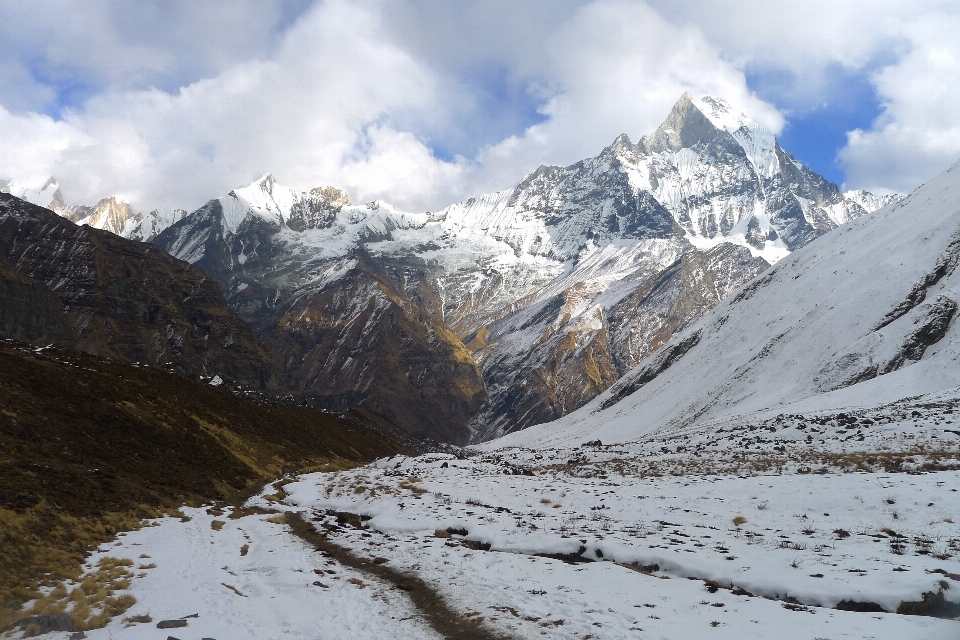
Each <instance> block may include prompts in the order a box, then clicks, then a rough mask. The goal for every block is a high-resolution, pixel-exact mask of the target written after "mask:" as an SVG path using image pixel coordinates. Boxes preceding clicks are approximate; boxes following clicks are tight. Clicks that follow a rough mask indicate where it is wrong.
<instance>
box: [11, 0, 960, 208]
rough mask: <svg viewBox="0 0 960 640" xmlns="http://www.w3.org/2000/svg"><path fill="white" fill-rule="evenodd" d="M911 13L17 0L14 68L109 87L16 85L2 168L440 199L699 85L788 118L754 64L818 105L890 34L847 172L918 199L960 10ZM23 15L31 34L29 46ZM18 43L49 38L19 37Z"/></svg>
mask: <svg viewBox="0 0 960 640" xmlns="http://www.w3.org/2000/svg"><path fill="white" fill-rule="evenodd" d="M902 4H903V3H893V4H884V3H876V4H872V5H869V6H868V7H867V9H865V10H863V11H866V14H864V13H863V11H861V12H860V14H859V15H858V13H857V10H856V7H853V6H852V4H850V3H822V4H818V5H816V6H815V7H814V9H812V10H810V9H806V8H804V7H806V6H807V5H806V4H800V3H796V4H791V3H768V2H762V3H741V2H737V3H730V4H721V3H712V2H707V3H694V2H690V3H684V2H680V1H679V0H678V2H675V3H664V4H656V5H655V6H657V10H655V9H653V8H651V7H650V6H649V5H647V4H645V3H643V2H636V1H626V0H624V1H618V0H596V1H593V2H588V3H582V4H579V5H578V4H577V3H576V2H566V3H557V4H553V3H550V4H547V5H539V4H538V5H535V8H536V10H534V8H530V7H531V6H534V5H521V6H519V7H517V8H516V10H513V9H512V7H513V5H504V4H503V3H496V2H492V3H484V2H478V3H469V4H465V3H456V4H449V5H447V4H444V5H440V6H441V7H442V9H436V10H431V7H436V6H437V5H433V4H432V3H422V2H417V1H415V0H410V1H408V2H402V3H399V2H398V3H394V2H391V3H381V2H380V1H379V0H368V1H366V2H361V3H347V2H346V1H345V0H329V1H327V2H322V3H318V4H316V5H315V6H313V7H312V8H310V9H309V10H307V11H306V12H304V13H303V14H302V15H300V16H299V19H298V20H297V21H296V22H295V23H293V24H292V25H288V26H287V27H286V28H285V30H283V32H282V34H281V33H280V32H278V31H277V29H278V27H277V25H278V24H280V22H282V20H281V18H282V16H281V14H282V11H281V9H282V3H281V2H280V0H276V1H275V2H263V3H261V2H253V1H252V0H251V2H249V3H246V4H237V3H233V4H221V3H186V4H184V5H182V6H181V7H180V8H181V9H183V10H184V11H186V12H187V13H186V14H185V15H186V17H184V18H173V17H170V16H168V15H166V14H164V15H159V14H158V15H156V16H154V17H153V19H154V20H156V21H159V23H162V24H161V26H160V27H158V29H157V33H147V32H148V31H149V29H148V25H146V26H145V22H144V20H145V18H144V15H142V13H143V12H144V11H147V10H146V9H142V8H141V9H137V10H136V11H140V12H141V13H138V14H136V15H134V16H133V17H129V16H127V17H125V18H124V16H123V12H122V7H123V6H127V5H124V4H122V3H118V2H115V1H113V0H96V1H94V0H91V3H90V7H91V8H90V11H89V12H88V14H87V15H86V16H83V17H81V18H77V22H76V24H74V25H67V26H64V27H63V29H62V33H60V34H56V33H55V31H56V24H55V21H51V20H50V19H49V17H46V18H41V17H37V15H36V13H37V12H29V11H28V10H27V9H24V7H29V6H30V5H29V4H28V3H27V4H15V5H8V6H7V8H6V9H4V11H6V14H5V16H3V17H5V18H7V20H6V22H5V24H6V25H7V26H6V27H0V41H3V42H6V44H0V66H3V65H5V64H6V65H8V66H10V65H13V66H16V65H20V66H19V67H16V68H19V69H21V70H23V69H25V68H26V67H24V66H23V64H22V59H26V57H29V56H31V55H35V54H37V52H38V51H43V52H44V54H43V55H44V56H45V57H44V58H43V59H44V60H45V62H44V64H45V65H47V66H48V67H49V68H50V69H53V70H55V71H56V72H57V73H61V74H64V76H65V77H67V78H68V79H69V78H71V77H76V78H80V79H83V80H84V81H88V82H90V83H94V84H96V83H99V84H97V87H98V89H97V90H96V91H95V92H94V95H93V96H92V97H90V98H89V99H86V100H85V101H83V102H82V103H81V104H79V105H77V106H75V107H74V108H73V110H68V111H67V112H65V113H64V114H62V115H61V116H60V119H58V120H55V119H54V118H52V117H50V116H46V115H37V114H36V113H27V112H24V111H23V108H22V105H24V104H33V105H36V104H41V103H44V101H48V100H49V99H50V96H49V94H48V93H45V91H47V92H48V91H50V89H49V88H48V87H46V86H45V85H43V84H42V83H38V82H34V86H31V85H30V84H29V83H26V82H25V83H24V84H23V85H22V86H23V89H22V91H21V92H20V93H16V91H17V84H18V83H8V84H9V85H10V86H4V85H3V84H2V83H0V104H3V105H4V106H5V107H7V108H6V109H4V108H2V107H0V136H2V141H0V142H2V143H0V177H12V178H14V179H16V180H20V181H23V180H26V179H28V178H29V179H38V178H40V179H42V178H45V177H46V175H50V174H54V175H57V176H58V178H60V181H61V184H62V185H63V187H64V192H65V195H66V196H67V198H68V199H69V200H71V201H74V202H91V201H95V200H96V199H98V198H99V197H102V196H104V195H107V194H114V193H119V194H122V195H124V196H125V197H127V198H128V199H130V200H131V201H132V202H133V203H134V204H136V205H137V206H140V207H152V206H157V205H160V206H166V207H172V206H186V207H195V206H199V205H200V204H202V203H203V202H204V201H206V200H207V199H208V198H211V197H215V196H218V195H222V194H223V193H225V192H227V191H229V190H230V189H232V188H235V187H237V186H240V185H242V184H245V183H247V182H249V181H251V180H253V179H255V178H256V177H258V176H259V175H261V174H262V173H264V172H267V171H269V172H272V173H274V174H275V175H276V176H277V178H278V179H279V180H281V181H282V182H284V183H287V184H290V185H292V186H298V187H301V188H307V187H312V186H318V185H323V184H333V185H337V186H341V187H344V188H346V189H347V190H348V191H349V192H350V194H351V196H352V197H353V198H354V199H356V200H358V201H360V200H369V199H373V198H382V199H384V200H387V201H389V202H392V203H394V204H396V205H397V206H399V207H403V208H408V209H421V210H422V209H436V208H438V207H441V206H443V205H445V204H448V203H449V202H452V201H454V200H457V199H460V198H465V197H469V196H472V195H476V194H478V193H481V192H484V191H490V190H493V189H500V188H504V187H507V186H510V185H511V184H515V183H516V182H517V181H518V180H519V179H521V178H522V177H523V175H525V174H526V173H527V172H529V171H531V170H533V169H535V168H536V167H537V166H538V165H539V164H541V163H545V164H566V163H570V162H575V161H577V160H579V159H581V158H584V157H587V156H591V155H595V154H596V153H597V152H598V151H599V150H600V149H601V148H602V147H603V146H605V145H607V144H609V143H610V142H612V140H613V139H614V138H615V137H616V136H617V135H619V134H620V133H627V134H629V135H630V136H631V137H632V138H634V139H636V138H637V137H639V136H640V135H642V134H644V133H647V132H648V131H650V130H652V129H653V128H655V127H656V126H657V125H658V124H659V123H660V122H661V121H662V119H663V118H664V116H665V115H666V114H667V112H668V111H669V109H670V107H671V106H672V105H673V103H674V102H675V101H676V99H677V98H678V97H679V96H680V94H681V93H682V92H683V91H691V92H693V93H710V94H717V95H721V96H724V97H725V98H727V99H728V100H730V101H731V102H733V103H735V104H737V105H739V106H740V107H741V108H743V109H744V110H746V111H747V112H748V113H749V114H751V115H752V116H753V117H754V118H756V119H757V120H759V121H761V122H763V123H764V124H766V125H767V126H769V127H770V128H772V129H774V130H775V131H776V130H779V129H780V128H781V127H782V126H783V123H784V120H783V117H782V115H781V113H780V111H778V110H777V109H776V108H774V107H773V106H772V105H769V104H767V103H765V102H763V101H761V100H759V99H758V98H756V97H755V96H754V95H753V94H752V93H751V91H750V89H749V87H748V84H747V80H746V77H745V70H746V69H751V68H757V67H764V68H782V69H786V70H789V72H790V73H792V74H794V77H795V78H796V79H797V87H801V88H804V89H812V91H811V92H810V93H812V94H814V95H816V93H817V91H818V89H817V88H816V87H817V78H818V77H819V75H820V74H821V73H822V70H823V69H824V68H826V67H828V66H829V65H831V64H841V65H845V66H846V67H849V68H851V69H868V68H874V67H871V66H870V65H874V66H875V65H876V60H877V56H878V55H880V53H882V52H883V51H885V50H886V48H889V47H890V46H891V44H890V43H894V44H895V45H896V47H897V52H900V51H901V50H902V52H903V53H902V55H900V54H899V53H898V55H897V56H893V57H892V58H891V59H890V60H888V61H887V62H888V64H887V66H885V67H883V68H882V69H881V70H880V71H879V72H878V73H877V74H876V75H875V76H874V82H875V84H876V87H877V90H878V93H879V95H880V96H881V97H882V98H883V100H884V106H885V111H884V115H883V117H882V118H881V119H880V120H879V121H878V122H877V123H876V124H875V125H874V126H873V127H872V128H871V129H870V130H869V131H864V132H854V133H853V134H852V135H851V137H850V144H849V146H848V147H847V149H846V150H845V151H844V153H843V162H844V163H845V165H844V166H845V167H846V169H847V171H848V175H849V176H850V180H849V181H848V182H849V183H851V184H854V185H856V186H868V187H869V188H874V189H878V188H884V187H886V188H895V189H902V188H904V186H905V185H906V186H909V185H911V184H915V183H916V182H917V181H919V180H922V179H924V178H926V177H929V175H932V173H935V172H936V171H935V169H936V167H937V166H945V165H946V164H949V161H950V160H952V159H953V158H952V156H955V155H958V154H960V141H957V140H955V137H956V123H955V118H960V112H957V111H956V110H955V109H952V108H951V107H952V105H954V104H956V103H957V101H956V99H955V98H958V97H960V96H955V95H954V93H955V91H957V90H955V89H954V88H955V87H960V82H957V79H958V78H957V75H956V73H957V72H956V69H955V63H954V62H953V61H954V60H955V59H956V58H957V57H958V55H960V54H958V52H957V50H956V45H954V44H953V41H952V39H951V37H950V36H951V29H952V30H953V33H956V32H957V25H956V24H955V22H951V20H954V17H955V16H952V15H939V14H938V15H936V16H933V17H930V18H929V20H928V21H927V22H924V20H923V19H922V18H923V16H920V17H917V16H908V15H907V12H906V11H905V10H904V9H903V7H902ZM9 6H14V7H16V8H19V10H22V11H23V12H25V13H23V14H22V15H21V16H20V17H19V19H20V20H21V21H22V22H23V23H24V24H26V25H28V27H29V28H24V29H22V32H23V33H22V34H21V35H20V36H17V37H16V38H14V39H13V40H10V39H7V40H5V38H6V37H7V35H9V34H11V33H12V32H14V31H16V24H17V20H12V21H11V20H10V18H11V11H10V9H9ZM66 6H67V10H65V13H67V14H70V15H66V16H64V18H65V19H66V20H67V21H68V22H69V21H70V20H72V19H73V18H71V15H72V13H71V11H72V9H70V7H72V6H73V5H66ZM158 6H159V5H158ZM178 6H179V5H178ZM858 6H859V5H858ZM118 7H120V8H118ZM778 7H779V10H777V8H778ZM131 11H134V10H131ZM136 11H135V13H136ZM157 11H158V10H157ZM190 12H192V13H190ZM885 12H886V13H885ZM0 13H3V11H0ZM14 13H16V12H14ZM39 13H43V12H39ZM927 13H929V11H928V12H927ZM118 16H119V17H118ZM148 17H149V16H148ZM13 18H17V16H13ZM818 18H820V21H819V22H818V20H817V19H818ZM873 18H876V19H873ZM168 19H169V20H170V21H171V22H170V24H167V22H165V21H166V20H168ZM147 22H149V21H147ZM0 23H4V21H3V20H0ZM821 23H822V24H821ZM118 24H119V26H118ZM11 25H13V26H11ZM171 25H173V26H176V25H180V26H179V27H178V29H179V31H178V30H177V29H174V28H173V27H172V26H171ZM724 27H727V28H724ZM181 31H182V33H181ZM174 32H176V33H174ZM932 33H935V34H939V36H938V37H935V38H931V37H930V34H932ZM23 34H26V35H30V34H33V35H34V36H36V35H37V34H40V37H39V39H37V38H34V39H33V40H31V41H30V42H29V43H24V42H21V41H24V39H25V38H26V35H23ZM178 34H179V35H178ZM27 39H29V38H27ZM44 39H46V40H48V41H49V42H47V41H45V40H44ZM18 43H19V44H18ZM18 47H19V48H18ZM91 47H92V49H91V51H92V53H91V54H90V55H89V56H86V57H83V56H80V57H77V52H80V51H83V50H85V48H91ZM878 52H879V53H878ZM938 52H939V53H938ZM938 55H939V56H940V57H937V56H938ZM17 56H20V57H19V58H18V57H17ZM71 56H73V58H71ZM71 60H72V62H71ZM13 66H11V68H13ZM485 66H492V67H495V68H497V69H501V70H502V72H501V76H502V82H503V83H504V86H503V87H494V88H493V89H491V88H489V87H485V86H480V85H478V84H476V83H477V82H481V83H482V82H483V80H482V78H481V79H480V80H477V79H476V77H475V75H476V73H475V72H476V70H477V69H483V68H485ZM864 72H866V71H864ZM481 75H482V74H481ZM938 79H945V80H941V83H942V84H943V85H945V86H943V87H941V88H940V89H937V88H936V86H937V82H938ZM171 83H172V84H171ZM804 83H806V84H804ZM54 84H55V83H54ZM168 85H169V86H168ZM11 87H12V88H11ZM821 89H822V88H821ZM11 91H14V92H15V95H14V94H11V93H10V92H11ZM931 91H932V93H931ZM30 92H33V93H32V94H31V93H30ZM484 92H487V94H490V95H487V96H486V97H484V96H483V95H482V94H484ZM498 92H499V93H498ZM925 92H926V96H927V97H926V98H925V97H923V96H924V94H925ZM500 94H504V95H500ZM506 94H510V95H506ZM514 94H516V95H519V96H520V98H515V96H514ZM10 95H14V97H16V98H17V99H19V100H20V102H19V103H17V101H16V100H14V99H13V98H9V97H7V96H10ZM490 96H492V97H490ZM511 96H514V97H511ZM931 96H932V97H931ZM485 100H486V101H485ZM491 100H492V101H493V102H492V103H491V102H490V101H491ZM497 100H500V101H501V102H500V103H499V104H502V106H504V108H507V109H515V110H518V112H519V111H520V110H522V109H524V108H528V105H527V104H526V103H530V104H534V105H537V107H538V109H539V111H540V120H541V121H540V122H538V123H536V124H533V125H532V126H528V127H527V128H526V129H522V128H518V127H517V126H516V124H515V122H519V121H521V120H522V118H520V117H519V116H517V117H516V118H514V117H513V116H511V117H509V118H508V117H500V116H499V115H497V114H491V113H488V112H486V111H485V109H490V108H492V107H491V104H493V105H494V107H496V105H497V104H498V103H497ZM511 101H513V102H511ZM524 101H526V103H525V102H524ZM32 108H37V107H32ZM498 118H500V119H499V120H498ZM487 121H489V122H487ZM494 121H496V122H494ZM491 123H492V124H491ZM511 123H514V124H511ZM511 127H512V128H511ZM491 131H493V132H496V135H495V136H493V137H491V135H492V134H490V132H491ZM478 132H479V133H478ZM931 132H932V133H931ZM484 136H486V137H484ZM438 140H439V142H440V143H441V145H440V146H443V144H442V143H443V141H444V140H456V141H457V143H456V144H454V145H452V146H453V147H455V148H458V149H468V151H467V152H465V155H466V156H469V157H460V156H453V157H452V158H445V159H442V158H438V157H437V156H436V155H435V154H434V152H433V151H432V150H431V145H435V144H436V143H437V142H438ZM471 140H472V146H471ZM917 140H920V141H921V143H920V144H917ZM911 142H913V146H911ZM911 154H912V155H911ZM907 164H909V166H910V167H911V168H912V170H913V172H912V173H911V171H906V170H905V165H907ZM925 172H932V173H925Z"/></svg>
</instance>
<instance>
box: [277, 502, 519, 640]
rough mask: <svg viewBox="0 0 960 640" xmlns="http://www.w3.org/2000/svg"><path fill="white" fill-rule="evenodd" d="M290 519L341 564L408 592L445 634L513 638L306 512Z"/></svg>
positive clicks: (454, 639) (462, 639) (459, 639)
mask: <svg viewBox="0 0 960 640" xmlns="http://www.w3.org/2000/svg"><path fill="white" fill-rule="evenodd" d="M286 520H287V523H288V524H289V525H290V528H291V530H292V531H293V534H294V535H296V536H297V537H299V538H300V539H301V540H303V541H304V542H306V543H307V544H309V545H311V546H313V547H314V548H315V549H317V550H318V551H320V552H323V553H325V554H328V555H329V556H330V557H331V558H333V559H334V560H336V561H337V562H339V563H340V564H342V565H344V566H347V567H350V568H351V569H356V570H357V571H362V572H364V573H366V574H368V575H370V576H371V577H375V578H377V579H379V580H381V581H383V582H387V583H389V584H392V585H393V586H394V587H395V588H397V589H401V590H403V591H405V592H406V593H407V596H409V598H410V601H411V602H412V603H413V605H414V606H415V607H416V608H417V611H419V612H420V614H421V615H422V616H423V618H424V620H425V621H426V622H427V623H428V624H429V625H430V626H431V627H432V628H433V630H434V631H436V632H437V633H439V634H440V635H441V636H443V637H444V638H449V639H451V640H512V638H513V637H512V636H508V635H503V634H499V633H494V632H492V631H490V630H488V629H486V628H484V627H482V626H481V625H480V623H479V622H477V621H476V620H473V619H471V618H468V617H465V616H463V615H461V614H459V613H457V612H456V611H454V610H452V609H451V608H450V607H448V606H447V603H446V602H445V601H444V599H443V597H442V596H441V595H440V593H439V592H437V590H436V589H434V588H433V587H431V586H430V585H428V584H427V583H426V582H424V581H423V580H421V579H420V578H418V577H416V576H411V575H408V574H405V573H401V572H399V571H397V570H395V569H392V568H390V567H388V566H386V565H385V564H376V563H374V562H373V560H372V559H365V558H359V557H357V556H355V555H354V554H353V553H352V552H351V551H350V550H349V549H347V548H346V547H343V546H340V545H338V544H336V543H335V542H332V541H331V540H329V539H328V538H327V537H326V536H325V535H324V534H323V533H321V532H319V531H317V530H316V529H315V528H314V526H313V525H312V524H311V523H309V522H308V521H306V520H305V519H304V518H303V516H302V514H300V513H296V512H292V511H288V512H287V513H286Z"/></svg>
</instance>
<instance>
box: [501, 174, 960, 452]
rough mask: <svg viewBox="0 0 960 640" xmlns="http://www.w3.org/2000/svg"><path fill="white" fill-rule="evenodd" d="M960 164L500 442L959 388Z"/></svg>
mask: <svg viewBox="0 0 960 640" xmlns="http://www.w3.org/2000/svg"><path fill="white" fill-rule="evenodd" d="M958 212H960V163H957V164H955V165H954V166H953V167H951V168H950V169H948V170H947V171H946V172H944V173H943V174H941V175H940V176H938V177H937V178H935V179H933V180H931V181H930V182H929V183H927V184H925V185H923V186H922V187H920V188H919V189H917V190H916V191H915V192H914V193H913V194H911V195H910V196H908V197H906V198H904V199H902V200H899V201H898V202H896V203H894V204H892V205H889V206H887V207H885V208H883V209H881V210H880V211H878V212H876V213H875V214H874V215H871V216H867V217H864V218H860V219H858V220H854V221H852V222H851V223H850V224H848V225H846V226H844V227H843V228H842V229H840V230H838V231H837V232H835V233H831V234H829V235H827V236H826V237H823V238H821V239H820V240H818V241H817V242H816V243H813V244H811V245H809V246H807V247H804V248H803V249H801V250H798V251H796V252H795V253H793V254H792V255H790V256H789V257H788V258H786V259H784V260H781V261H780V262H778V263H777V264H776V266H774V267H773V268H772V269H770V270H769V271H767V272H765V273H764V274H762V275H761V276H760V277H758V278H756V279H755V280H753V281H752V282H750V283H749V284H748V285H746V286H744V287H743V288H742V289H740V290H739V292H737V293H735V294H734V295H733V296H731V297H730V298H728V299H727V300H725V301H724V302H722V303H721V304H720V305H718V306H717V307H716V308H715V309H713V310H712V311H711V312H710V313H709V314H707V315H706V316H705V317H704V318H703V319H702V320H701V321H700V322H699V323H697V324H696V325H695V326H692V327H690V328H689V329H687V330H686V331H684V332H682V333H681V334H680V335H678V336H677V337H676V338H675V339H674V340H673V342H672V343H670V344H669V345H668V346H666V347H665V348H664V349H662V350H661V351H659V352H657V353H655V354H653V355H651V356H650V357H648V358H647V359H645V360H644V361H643V362H642V363H641V364H640V365H639V366H638V367H636V368H635V369H633V370H632V371H631V372H629V373H628V374H627V375H625V376H624V377H623V378H622V379H621V380H620V381H619V382H617V384H615V385H614V386H613V387H612V388H611V389H609V390H608V391H606V392H605V393H604V394H602V395H601V396H600V397H598V398H597V399H596V400H594V401H593V402H592V403H591V404H589V405H587V406H585V407H583V408H582V409H580V410H579V411H577V412H575V413H574V414H572V415H570V416H567V417H565V418H563V419H561V420H559V421H557V422H555V423H551V424H544V425H539V426H537V427H534V428H532V429H530V430H527V431H525V432H523V433H519V434H513V435H511V436H508V437H507V438H505V439H504V440H503V441H502V442H503V443H504V444H516V443H521V442H523V443H530V444H533V443H537V444H542V443H547V442H554V443H556V442H559V441H567V442H573V441H576V442H580V441H582V440H584V439H593V438H601V439H602V440H603V441H604V442H607V441H615V442H616V441H624V440H631V439H635V438H638V437H641V436H644V435H645V434H648V433H653V432H658V433H664V432H670V431H675V430H682V429H684V428H687V427H689V426H691V425H697V424H699V425H703V424H710V423H716V422H720V421H724V420H730V419H732V418H735V417H744V416H754V414H755V413H756V412H762V415H756V416H754V418H753V419H755V420H759V419H762V417H763V416H773V415H775V414H791V413H794V412H796V413H810V412H813V411H822V410H827V409H829V410H833V411H836V410H846V409H858V410H859V409H863V408H864V407H871V406H874V405H879V404H884V403H891V402H895V401H897V400H900V399H903V398H906V397H912V396H919V395H921V394H930V393H936V392H942V391H943V392H946V391H950V390H953V392H955V389H956V387H957V386H958V385H960V370H958V368H957V366H956V363H957V360H958V359H960V331H958V329H957V326H956V322H954V317H955V315H956V311H957V306H958V302H957V301H958V300H960V274H958V273H957V272H956V267H957V264H958V262H960V213H958Z"/></svg>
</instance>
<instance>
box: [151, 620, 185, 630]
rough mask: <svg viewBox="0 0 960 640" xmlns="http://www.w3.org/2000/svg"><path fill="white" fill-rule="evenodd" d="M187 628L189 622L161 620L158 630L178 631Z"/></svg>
mask: <svg viewBox="0 0 960 640" xmlns="http://www.w3.org/2000/svg"><path fill="white" fill-rule="evenodd" d="M185 626H187V621H186V620H183V619H180V620H161V621H160V622H158V623H157V629H177V628H179V627H185Z"/></svg>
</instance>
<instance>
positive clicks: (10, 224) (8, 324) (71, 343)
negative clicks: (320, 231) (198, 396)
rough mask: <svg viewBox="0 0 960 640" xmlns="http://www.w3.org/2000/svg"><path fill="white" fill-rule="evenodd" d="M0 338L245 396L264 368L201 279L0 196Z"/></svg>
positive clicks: (239, 324)
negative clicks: (225, 383)
mask: <svg viewBox="0 0 960 640" xmlns="http://www.w3.org/2000/svg"><path fill="white" fill-rule="evenodd" d="M0 295H2V296H3V298H2V302H0V329H2V331H3V337H7V338H14V339H18V340H29V341H43V342H51V343H54V344H57V345H59V346H63V347H67V348H71V349H76V350H79V351H85V352H87V353H91V354H94V355H99V356H103V357H109V358H114V359H118V360H125V361H132V362H143V363H148V364H152V365H159V366H163V367H165V368H172V369H176V370H179V371H184V372H189V373H194V374H206V375H215V374H216V375H220V376H221V377H222V378H225V379H229V380H234V381H237V382H241V383H245V384H251V385H255V386H265V385H268V384H271V383H272V382H274V381H273V380H272V364H271V362H270V358H269V356H268V355H267V353H266V352H265V351H264V350H263V349H261V348H260V347H259V346H258V345H257V343H256V340H255V338H254V336H253V333H252V331H250V329H249V327H248V326H247V325H246V324H245V323H244V322H243V320H242V319H241V318H240V317H238V316H237V315H236V314H235V313H234V312H233V311H231V310H230V309H229V308H228V307H227V306H226V304H225V303H224V300H223V297H222V295H221V294H220V291H219V289H218V287H217V284H216V282H214V281H213V280H212V279H211V278H209V277H208V276H206V275H205V274H204V273H203V272H202V271H200V270H199V269H196V268H194V267H191V266H190V265H188V264H186V263H183V262H181V261H180V260H177V259H175V258H173V257H171V256H169V255H167V254H166V253H164V252H162V251H159V250H157V249H156V248H154V247H151V246H149V245H144V244H142V243H139V242H133V241H130V240H125V239H123V238H120V237H118V236H116V235H114V234H112V233H108V232H106V231H99V230H96V229H91V228H89V227H78V226H77V225H75V224H73V223H72V222H70V221H68V220H66V219H64V218H62V217H60V216H57V215H56V214H54V213H52V212H51V211H49V210H47V209H43V208H41V207H38V206H35V205H32V204H30V203H27V202H24V201H22V200H19V199H17V198H15V197H13V196H11V195H9V194H0Z"/></svg>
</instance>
